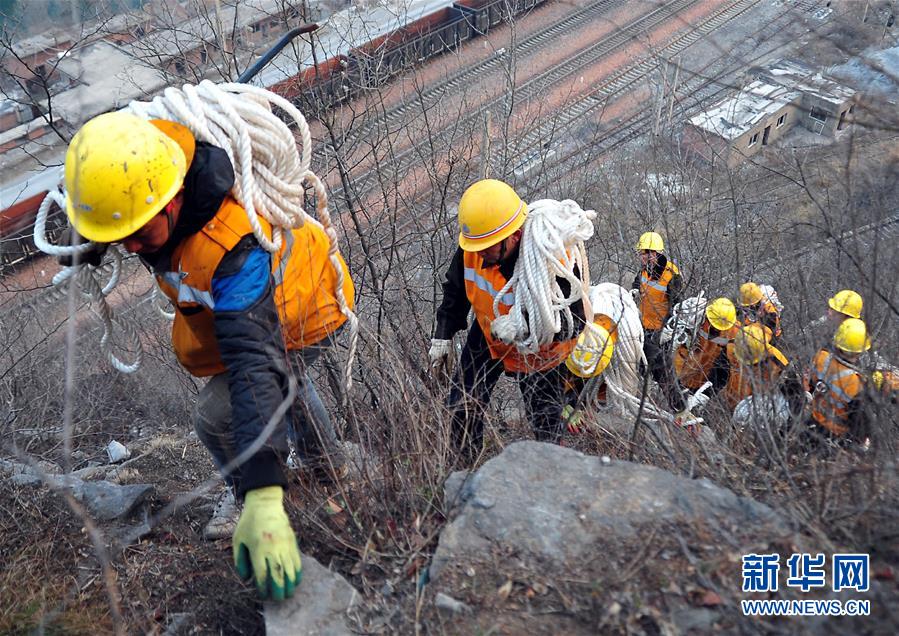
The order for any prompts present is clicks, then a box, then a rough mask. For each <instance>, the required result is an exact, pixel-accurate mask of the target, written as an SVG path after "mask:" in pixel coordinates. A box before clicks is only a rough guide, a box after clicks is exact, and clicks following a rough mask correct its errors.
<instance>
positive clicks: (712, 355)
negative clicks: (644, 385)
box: [674, 320, 736, 390]
mask: <svg viewBox="0 0 899 636" xmlns="http://www.w3.org/2000/svg"><path fill="white" fill-rule="evenodd" d="M710 328H711V325H710V324H709V321H708V320H705V321H703V323H702V327H701V328H700V330H699V337H698V338H697V339H696V344H695V345H693V349H692V350H690V349H688V348H687V346H686V345H681V346H679V347H678V348H677V350H676V351H675V352H674V371H675V373H676V374H677V378H678V380H680V383H681V384H683V385H684V386H685V387H687V388H688V389H694V390H696V389H698V388H700V387H701V386H702V385H703V384H705V383H706V382H708V381H709V380H710V379H711V374H712V368H713V367H714V366H715V362H716V361H717V360H718V358H719V357H721V354H722V353H723V352H724V350H725V347H727V344H728V343H729V342H730V341H731V340H733V337H734V334H735V333H736V327H732V328H731V329H729V330H728V331H726V332H725V333H722V334H720V335H718V336H715V337H714V338H712V337H710V336H709V329H710Z"/></svg>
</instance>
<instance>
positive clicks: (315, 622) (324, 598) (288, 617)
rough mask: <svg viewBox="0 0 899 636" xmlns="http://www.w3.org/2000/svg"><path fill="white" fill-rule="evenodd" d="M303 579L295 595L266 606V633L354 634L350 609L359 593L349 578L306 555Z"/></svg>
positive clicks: (272, 635) (289, 635) (292, 635)
mask: <svg viewBox="0 0 899 636" xmlns="http://www.w3.org/2000/svg"><path fill="white" fill-rule="evenodd" d="M302 559H303V580H302V582H301V583H300V585H299V586H298V587H297V590H296V592H295V593H294V595H293V597H291V598H289V599H287V600H286V601H282V602H277V603H266V605H265V632H266V634H268V635H269V636H295V635H296V634H307V635H309V636H351V635H352V634H354V633H355V632H354V631H352V630H351V629H350V627H349V625H350V624H351V622H350V621H349V620H348V612H350V611H351V610H352V609H353V608H354V607H355V606H356V605H357V604H358V603H359V601H360V597H359V593H358V592H356V590H355V588H353V586H352V585H350V584H349V583H348V582H347V580H346V579H345V578H343V577H342V576H340V575H339V574H337V573H336V572H331V571H330V570H328V569H327V568H325V567H324V566H323V565H322V564H321V563H319V562H318V561H316V560H315V559H314V558H312V557H311V556H309V555H307V554H304V555H302Z"/></svg>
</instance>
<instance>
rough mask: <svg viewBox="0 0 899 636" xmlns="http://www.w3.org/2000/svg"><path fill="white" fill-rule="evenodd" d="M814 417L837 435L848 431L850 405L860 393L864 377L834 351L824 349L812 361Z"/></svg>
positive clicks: (811, 387)
mask: <svg viewBox="0 0 899 636" xmlns="http://www.w3.org/2000/svg"><path fill="white" fill-rule="evenodd" d="M810 384H811V386H810V387H809V390H810V391H811V392H812V396H813V397H812V417H813V418H814V420H815V421H816V422H817V423H818V424H820V425H821V426H822V427H824V428H826V429H827V430H828V431H830V432H831V433H833V434H834V435H837V436H839V435H845V434H846V433H847V432H848V431H849V421H848V420H849V403H850V402H852V400H854V399H855V397H856V396H857V395H858V394H859V393H861V390H862V388H863V383H862V377H861V374H860V373H859V372H858V371H856V370H855V369H853V368H851V367H850V366H848V365H847V364H846V363H844V362H843V361H842V360H840V359H839V358H838V357H837V356H835V355H834V354H833V352H832V351H828V350H827V349H822V350H821V351H819V352H818V354H817V355H816V356H815V358H814V360H812V374H811V383H810Z"/></svg>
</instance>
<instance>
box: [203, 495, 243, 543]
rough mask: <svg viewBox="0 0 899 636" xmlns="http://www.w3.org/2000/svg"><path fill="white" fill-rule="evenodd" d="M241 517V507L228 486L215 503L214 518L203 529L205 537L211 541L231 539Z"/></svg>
mask: <svg viewBox="0 0 899 636" xmlns="http://www.w3.org/2000/svg"><path fill="white" fill-rule="evenodd" d="M239 517H240V506H239V505H238V504H237V501H236V500H235V499H234V493H233V492H232V491H231V489H230V488H228V487H227V486H226V487H225V490H224V491H222V494H220V495H219V498H218V501H216V503H215V509H214V510H213V511H212V518H211V519H210V520H209V523H207V524H206V527H204V528H203V537H204V538H205V539H208V540H209V541H214V540H216V539H226V538H229V537H230V536H231V535H233V534H234V529H235V528H236V527H237V519H238V518H239Z"/></svg>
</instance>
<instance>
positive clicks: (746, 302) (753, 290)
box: [740, 283, 765, 307]
mask: <svg viewBox="0 0 899 636" xmlns="http://www.w3.org/2000/svg"><path fill="white" fill-rule="evenodd" d="M764 297H765V294H763V293H762V288H761V287H759V286H758V285H757V284H755V283H743V284H742V285H740V306H742V307H750V306H752V305H755V304H756V303H758V302H759V301H760V300H761V299H762V298H764Z"/></svg>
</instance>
